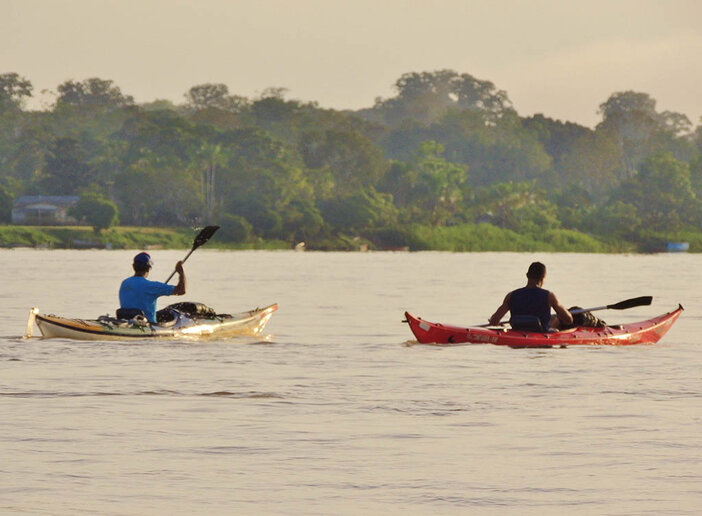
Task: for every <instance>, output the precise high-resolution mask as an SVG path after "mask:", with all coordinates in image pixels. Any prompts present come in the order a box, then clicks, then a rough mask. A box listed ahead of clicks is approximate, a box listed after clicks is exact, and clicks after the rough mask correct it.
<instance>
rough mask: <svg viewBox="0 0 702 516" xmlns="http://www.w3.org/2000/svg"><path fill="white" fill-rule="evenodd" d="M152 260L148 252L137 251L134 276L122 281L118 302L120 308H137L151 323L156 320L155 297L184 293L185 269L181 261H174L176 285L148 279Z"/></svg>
mask: <svg viewBox="0 0 702 516" xmlns="http://www.w3.org/2000/svg"><path fill="white" fill-rule="evenodd" d="M153 265H154V262H153V261H152V260H151V256H150V255H149V253H139V254H138V255H136V256H135V257H134V263H133V264H132V267H133V268H134V276H131V277H129V278H127V279H126V280H124V281H123V282H122V285H120V287H119V304H120V306H121V308H131V309H138V310H141V311H142V312H144V315H146V318H147V319H148V320H149V322H151V323H155V322H156V299H158V298H159V297H161V296H182V295H183V294H185V271H184V270H183V262H181V261H179V262H178V263H176V266H175V269H176V272H177V273H178V284H177V285H176V286H173V285H168V284H166V283H161V282H160V281H150V280H147V279H146V277H147V276H148V275H149V271H150V270H151V267H153Z"/></svg>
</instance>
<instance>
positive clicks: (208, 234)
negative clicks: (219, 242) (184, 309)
mask: <svg viewBox="0 0 702 516" xmlns="http://www.w3.org/2000/svg"><path fill="white" fill-rule="evenodd" d="M218 229H219V226H207V227H206V228H203V229H202V231H200V232H199V233H198V235H197V236H196V237H195V241H194V242H193V247H192V249H190V251H189V252H188V254H186V255H185V258H183V259H182V260H181V261H182V262H183V263H185V261H186V260H187V259H188V258H190V255H191V254H193V252H195V249H197V248H198V247H200V246H201V245H204V244H205V243H206V242H207V241H208V240H209V239H210V238H212V235H214V234H215V232H216V231H217V230H218ZM175 273H176V271H175V270H174V271H173V272H171V275H170V276H168V279H167V280H166V281H165V283H168V282H169V281H171V278H172V277H173V276H174V275H175Z"/></svg>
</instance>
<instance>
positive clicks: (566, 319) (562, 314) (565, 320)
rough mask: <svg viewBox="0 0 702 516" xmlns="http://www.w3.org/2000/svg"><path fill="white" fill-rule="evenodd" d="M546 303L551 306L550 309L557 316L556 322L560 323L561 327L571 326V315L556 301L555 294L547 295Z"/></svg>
mask: <svg viewBox="0 0 702 516" xmlns="http://www.w3.org/2000/svg"><path fill="white" fill-rule="evenodd" d="M548 302H549V304H550V305H551V308H553V310H554V311H555V312H556V315H557V316H558V320H559V321H560V322H561V324H562V325H565V326H568V325H571V324H573V314H571V313H570V312H569V311H568V310H567V309H566V307H565V306H563V305H562V304H561V303H560V302H559V301H558V299H557V298H556V294H554V293H553V292H549V293H548Z"/></svg>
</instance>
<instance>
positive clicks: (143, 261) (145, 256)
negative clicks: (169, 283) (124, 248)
mask: <svg viewBox="0 0 702 516" xmlns="http://www.w3.org/2000/svg"><path fill="white" fill-rule="evenodd" d="M134 265H136V266H138V267H146V266H149V267H153V266H154V261H153V260H152V259H151V255H150V254H149V253H139V254H138V255H136V256H135V257H134Z"/></svg>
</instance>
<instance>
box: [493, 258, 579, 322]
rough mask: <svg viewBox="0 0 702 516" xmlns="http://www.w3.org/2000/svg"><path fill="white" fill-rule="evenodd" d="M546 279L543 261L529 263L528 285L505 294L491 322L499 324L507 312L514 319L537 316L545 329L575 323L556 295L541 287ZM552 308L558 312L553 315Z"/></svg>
mask: <svg viewBox="0 0 702 516" xmlns="http://www.w3.org/2000/svg"><path fill="white" fill-rule="evenodd" d="M544 279H546V266H545V265H544V264H543V263H541V262H534V263H532V264H531V265H529V270H528V271H527V284H526V287H523V288H519V289H517V290H513V291H512V292H510V293H509V294H507V295H506V296H505V299H504V301H503V302H502V304H501V305H500V307H499V308H498V309H497V311H496V312H495V313H494V314H492V316H491V317H490V324H492V325H496V324H499V323H500V321H501V320H502V318H503V317H504V316H505V315H506V314H507V312H509V313H510V315H511V317H512V319H515V317H523V316H528V317H532V318H534V317H535V318H537V319H538V320H539V321H540V323H541V327H542V328H543V329H544V330H548V329H549V328H556V329H557V328H560V327H567V326H570V325H571V324H573V316H572V314H571V313H570V312H569V311H568V310H567V309H566V308H565V307H564V306H563V305H561V303H559V302H558V299H557V298H556V295H555V294H554V293H553V292H550V291H548V290H545V289H543V288H541V287H542V285H543V284H544ZM551 308H553V310H554V311H555V312H556V315H555V316H553V317H552V316H551Z"/></svg>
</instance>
